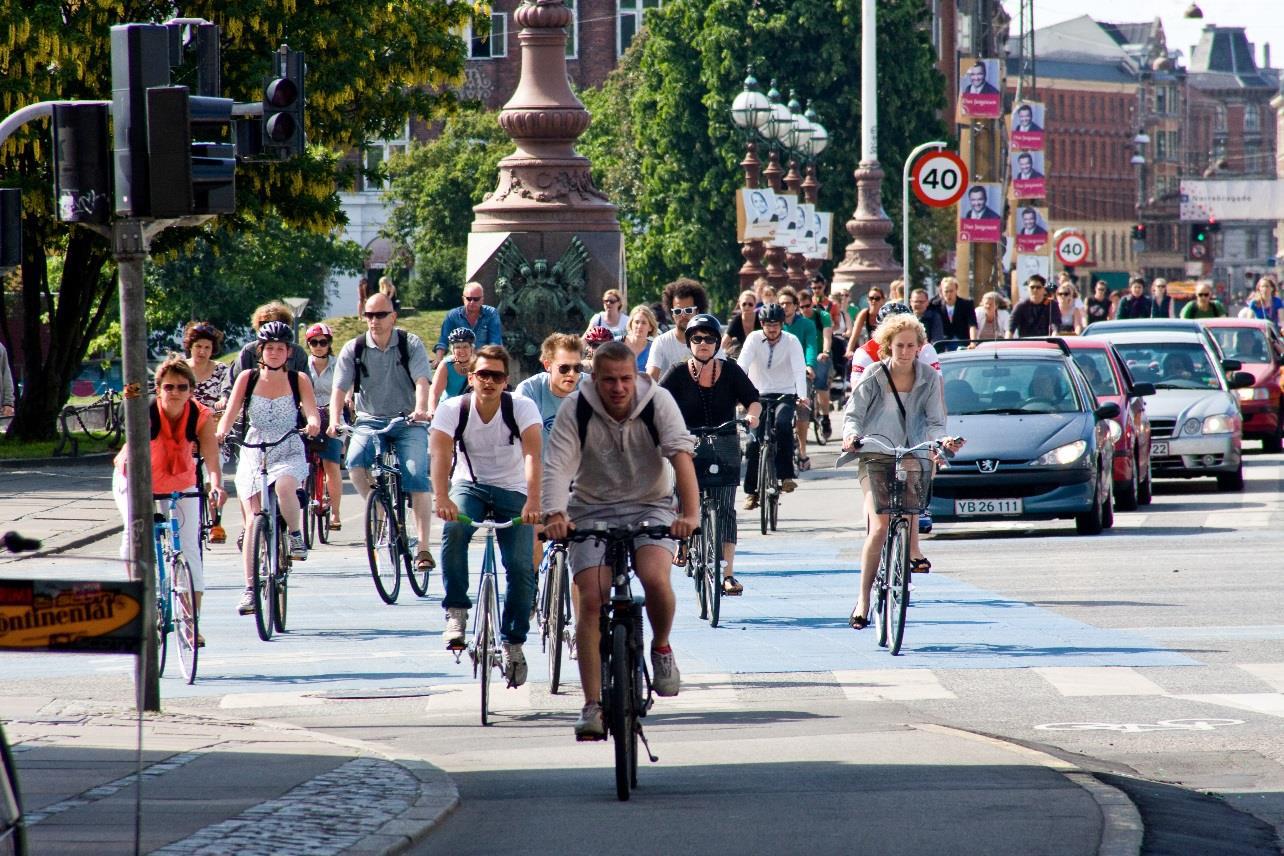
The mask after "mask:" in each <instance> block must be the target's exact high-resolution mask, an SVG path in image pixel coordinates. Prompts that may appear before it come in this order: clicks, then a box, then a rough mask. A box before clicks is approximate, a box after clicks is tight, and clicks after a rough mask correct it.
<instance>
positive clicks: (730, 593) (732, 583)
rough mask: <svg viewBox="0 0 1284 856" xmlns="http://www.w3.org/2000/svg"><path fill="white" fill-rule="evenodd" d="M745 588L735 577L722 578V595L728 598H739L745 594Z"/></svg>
mask: <svg viewBox="0 0 1284 856" xmlns="http://www.w3.org/2000/svg"><path fill="white" fill-rule="evenodd" d="M744 591H745V587H744V586H742V585H740V581H739V580H737V579H736V578H735V577H723V578H722V593H723V594H724V595H726V596H727V597H738V596H739V595H742V594H744Z"/></svg>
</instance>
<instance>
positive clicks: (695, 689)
mask: <svg viewBox="0 0 1284 856" xmlns="http://www.w3.org/2000/svg"><path fill="white" fill-rule="evenodd" d="M737 700H738V696H737V695H736V686H735V683H734V681H733V678H732V676H731V675H730V674H717V673H715V674H706V675H691V676H690V677H683V678H682V692H680V693H679V694H678V695H677V696H674V697H673V698H667V699H665V700H664V705H665V707H669V706H671V705H672V706H675V707H694V708H717V707H727V706H732V705H734V704H735V703H736V701H737Z"/></svg>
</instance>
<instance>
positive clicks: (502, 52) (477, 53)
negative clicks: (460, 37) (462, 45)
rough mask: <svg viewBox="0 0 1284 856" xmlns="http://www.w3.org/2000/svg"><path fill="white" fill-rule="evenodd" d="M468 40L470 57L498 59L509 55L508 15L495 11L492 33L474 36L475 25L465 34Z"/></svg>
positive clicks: (492, 20) (492, 17)
mask: <svg viewBox="0 0 1284 856" xmlns="http://www.w3.org/2000/svg"><path fill="white" fill-rule="evenodd" d="M464 38H465V39H467V41H468V58H469V59H498V58H500V57H506V56H508V16H507V15H505V14H504V13H503V12H495V13H493V14H492V15H491V16H490V35H489V36H477V37H474V36H473V26H472V24H469V25H468V32H467V33H465V34H464Z"/></svg>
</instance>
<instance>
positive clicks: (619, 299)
mask: <svg viewBox="0 0 1284 856" xmlns="http://www.w3.org/2000/svg"><path fill="white" fill-rule="evenodd" d="M623 310H624V295H622V294H620V292H619V289H615V288H608V289H607V290H606V291H604V292H602V311H601V312H598V313H596V314H595V315H594V316H593V317H592V318H590V319H589V322H588V326H587V327H585V328H584V335H586V336H587V335H588V331H589V330H592V329H593V328H594V327H605V328H606V329H608V330H610V331H611V335H612V336H614V337H615V338H616V339H623V338H624V336H625V334H626V333H628V324H629V322H628V319H627V318H625V316H624V311H623Z"/></svg>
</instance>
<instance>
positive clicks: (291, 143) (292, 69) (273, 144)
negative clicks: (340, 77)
mask: <svg viewBox="0 0 1284 856" xmlns="http://www.w3.org/2000/svg"><path fill="white" fill-rule="evenodd" d="M304 71H305V68H304V63H303V53H302V52H301V51H292V50H290V48H289V46H288V45H281V47H280V48H279V49H278V50H277V51H276V53H274V54H272V77H271V79H270V80H269V81H268V83H267V86H265V87H263V150H264V151H265V152H266V153H267V154H269V155H271V156H273V157H275V158H278V159H280V160H285V159H288V158H293V157H300V156H302V154H303V145H304V135H303V104H304V97H305V91H304V86H303V75H304Z"/></svg>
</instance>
